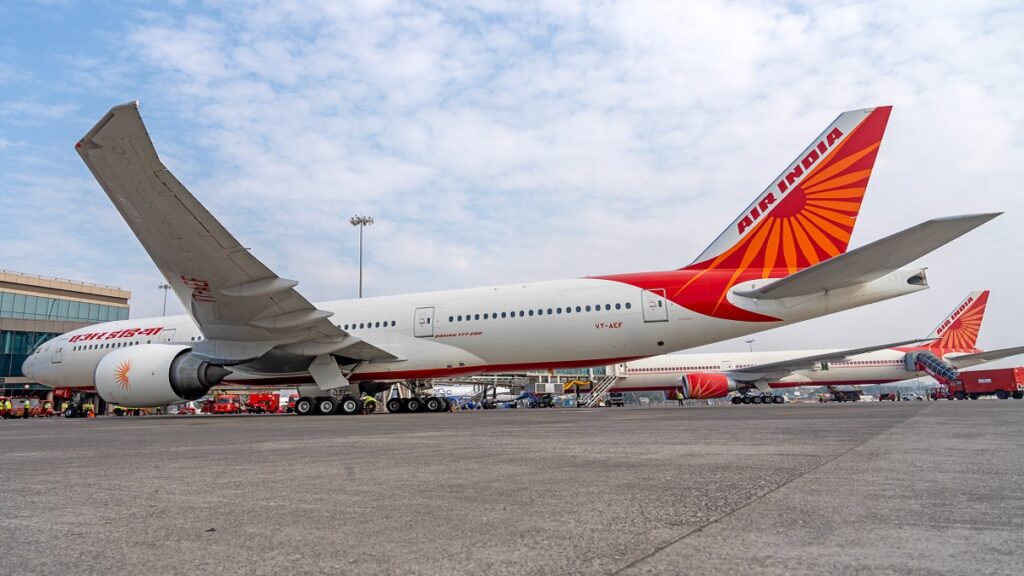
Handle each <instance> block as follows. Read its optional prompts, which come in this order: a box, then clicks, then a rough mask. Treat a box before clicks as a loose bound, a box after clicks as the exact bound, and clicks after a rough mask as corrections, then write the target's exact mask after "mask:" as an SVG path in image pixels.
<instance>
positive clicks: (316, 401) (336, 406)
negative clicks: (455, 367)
mask: <svg viewBox="0 0 1024 576" xmlns="http://www.w3.org/2000/svg"><path fill="white" fill-rule="evenodd" d="M385 406H387V409H388V412H393V413H399V412H447V411H449V410H451V409H452V403H451V400H449V399H447V398H441V397H439V396H428V397H426V398H420V397H418V396H413V397H411V398H392V399H390V400H388V401H387V403H385ZM362 412H363V401H362V400H360V399H358V398H356V397H355V396H351V395H347V394H346V395H345V396H342V397H341V398H335V397H334V396H318V397H316V398H311V397H309V396H303V397H301V398H299V399H298V400H296V401H295V413H296V414H298V415H299V416H310V415H319V416H325V415H328V414H342V415H345V416H351V415H353V414H361V413H362Z"/></svg>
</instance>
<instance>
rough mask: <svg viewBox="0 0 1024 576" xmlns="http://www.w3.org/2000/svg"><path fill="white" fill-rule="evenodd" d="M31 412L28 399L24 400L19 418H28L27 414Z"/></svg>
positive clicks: (30, 403) (30, 404)
mask: <svg viewBox="0 0 1024 576" xmlns="http://www.w3.org/2000/svg"><path fill="white" fill-rule="evenodd" d="M31 412H32V402H30V401H29V400H28V399H25V405H24V407H23V408H22V412H21V417H22V418H28V417H29V414H30V413H31Z"/></svg>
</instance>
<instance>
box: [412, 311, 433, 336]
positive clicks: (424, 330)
mask: <svg viewBox="0 0 1024 576" xmlns="http://www.w3.org/2000/svg"><path fill="white" fill-rule="evenodd" d="M412 326H413V332H412V333H413V336H416V337H417V338H425V337H428V336H433V335H434V307H433V306H430V307H427V308H417V309H416V315H415V316H414V317H413V324H412Z"/></svg>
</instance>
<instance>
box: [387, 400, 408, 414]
mask: <svg viewBox="0 0 1024 576" xmlns="http://www.w3.org/2000/svg"><path fill="white" fill-rule="evenodd" d="M384 407H385V408H387V409H388V412H391V413H392V414H398V413H399V412H405V404H404V403H403V402H402V399H401V398H391V399H390V400H388V401H387V402H385V403H384Z"/></svg>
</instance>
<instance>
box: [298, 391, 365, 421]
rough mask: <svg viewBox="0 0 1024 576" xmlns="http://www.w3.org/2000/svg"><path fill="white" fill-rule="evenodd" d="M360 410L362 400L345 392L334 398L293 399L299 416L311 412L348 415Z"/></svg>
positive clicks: (305, 397)
mask: <svg viewBox="0 0 1024 576" xmlns="http://www.w3.org/2000/svg"><path fill="white" fill-rule="evenodd" d="M362 411H363V401H362V400H360V399H358V398H356V397H355V396H352V395H350V394H346V395H344V396H342V397H341V398H335V397H334V396H317V397H316V398H311V397H309V396H303V397H301V398H299V399H298V400H296V401H295V413H296V414H298V415H299V416H309V415H312V414H317V415H321V416H325V415H327V414H344V415H346V416H348V415H352V414H359V413H360V412H362Z"/></svg>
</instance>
